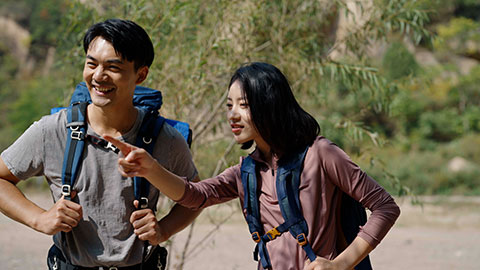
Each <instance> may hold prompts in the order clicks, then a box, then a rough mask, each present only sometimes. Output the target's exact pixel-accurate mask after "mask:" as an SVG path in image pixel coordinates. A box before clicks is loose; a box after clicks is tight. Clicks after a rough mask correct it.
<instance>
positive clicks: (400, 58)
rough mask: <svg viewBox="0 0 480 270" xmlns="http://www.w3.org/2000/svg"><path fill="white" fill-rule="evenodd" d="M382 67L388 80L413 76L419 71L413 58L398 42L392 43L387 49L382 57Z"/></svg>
mask: <svg viewBox="0 0 480 270" xmlns="http://www.w3.org/2000/svg"><path fill="white" fill-rule="evenodd" d="M382 67H383V70H384V72H385V73H386V76H387V78H388V79H390V80H397V79H401V78H404V77H406V76H415V75H416V74H417V73H418V71H419V69H420V67H419V65H418V64H417V61H416V60H415V57H414V56H413V55H412V54H411V53H410V52H409V51H408V50H407V48H405V46H404V45H403V44H402V43H400V42H394V43H392V44H391V45H390V47H389V48H388V49H387V51H386V53H385V55H384V56H383V60H382Z"/></svg>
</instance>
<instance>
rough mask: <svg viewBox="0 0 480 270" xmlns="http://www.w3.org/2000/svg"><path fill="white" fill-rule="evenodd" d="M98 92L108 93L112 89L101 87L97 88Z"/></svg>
mask: <svg viewBox="0 0 480 270" xmlns="http://www.w3.org/2000/svg"><path fill="white" fill-rule="evenodd" d="M96 89H97V91H99V92H108V91H110V90H112V88H101V87H96Z"/></svg>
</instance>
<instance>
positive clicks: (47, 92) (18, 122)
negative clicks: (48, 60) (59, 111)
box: [7, 77, 65, 133]
mask: <svg viewBox="0 0 480 270" xmlns="http://www.w3.org/2000/svg"><path fill="white" fill-rule="evenodd" d="M15 87H16V89H22V91H21V92H20V93H19V96H18V98H17V99H16V100H15V101H14V102H13V103H11V104H9V106H8V107H7V108H8V110H9V111H10V113H9V114H8V116H9V120H10V123H12V126H13V128H14V130H15V131H17V132H18V133H21V132H23V131H24V130H25V129H27V128H28V126H30V125H31V124H32V123H33V121H35V120H38V118H39V116H41V115H46V114H49V113H50V109H51V108H53V107H56V105H57V104H58V100H59V98H60V97H63V92H64V91H65V84H64V82H62V81H61V80H59V78H54V77H41V78H38V79H35V80H29V81H27V82H18V83H16V84H15ZM39 94H41V99H39Z"/></svg>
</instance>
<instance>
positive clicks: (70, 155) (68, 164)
mask: <svg viewBox="0 0 480 270" xmlns="http://www.w3.org/2000/svg"><path fill="white" fill-rule="evenodd" d="M86 110H87V103H86V102H82V103H76V104H73V105H72V106H70V107H68V109H67V128H68V131H67V143H66V145H65V153H66V154H65V155H64V158H63V168H62V194H63V195H64V198H65V199H66V200H71V192H72V187H73V185H74V183H75V179H76V177H77V172H78V170H79V168H80V164H81V162H80V161H81V159H82V153H83V147H84V145H85V134H86V121H85V115H86Z"/></svg>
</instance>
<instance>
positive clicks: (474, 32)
mask: <svg viewBox="0 0 480 270" xmlns="http://www.w3.org/2000/svg"><path fill="white" fill-rule="evenodd" d="M437 31H438V39H437V40H436V42H435V43H434V45H435V48H437V49H438V50H441V51H445V52H454V53H457V54H462V55H480V22H477V21H474V20H472V19H468V18H462V17H460V18H453V19H452V20H450V21H449V22H448V23H447V24H445V25H439V26H438V27H437Z"/></svg>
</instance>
